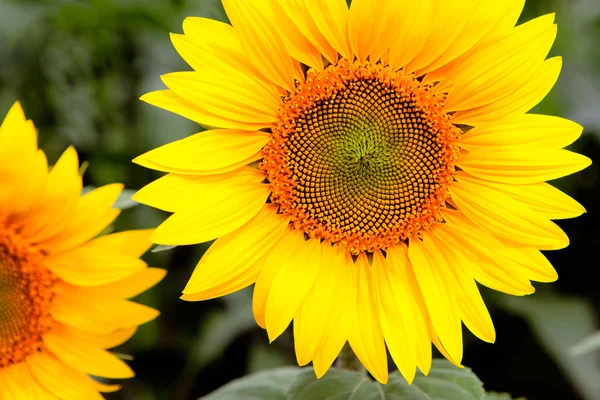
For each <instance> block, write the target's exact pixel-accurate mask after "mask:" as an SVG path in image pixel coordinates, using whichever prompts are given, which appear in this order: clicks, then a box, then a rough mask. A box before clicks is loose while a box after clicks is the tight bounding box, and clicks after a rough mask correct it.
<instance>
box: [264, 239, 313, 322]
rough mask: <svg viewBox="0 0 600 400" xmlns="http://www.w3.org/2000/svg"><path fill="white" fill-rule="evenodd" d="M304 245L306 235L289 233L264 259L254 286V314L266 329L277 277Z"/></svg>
mask: <svg viewBox="0 0 600 400" xmlns="http://www.w3.org/2000/svg"><path fill="white" fill-rule="evenodd" d="M303 245H304V235H302V234H301V233H299V232H296V231H287V232H286V233H285V234H284V235H283V236H282V238H281V239H280V240H279V241H278V242H277V243H275V245H274V246H273V248H271V251H269V252H268V253H267V254H266V255H265V256H264V257H263V260H262V263H261V264H262V265H261V269H260V271H259V274H258V277H257V279H256V285H254V295H253V296H252V312H253V313H254V319H255V320H256V323H257V324H258V325H259V326H260V327H262V328H265V327H266V321H265V308H266V304H267V299H268V297H269V292H270V290H271V287H272V286H273V280H274V279H275V276H276V275H277V273H278V272H279V270H280V269H281V268H282V265H283V262H284V261H286V260H288V259H291V258H292V257H294V256H297V255H298V250H299V249H300V248H301V247H302V246H303Z"/></svg>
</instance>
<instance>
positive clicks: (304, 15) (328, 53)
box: [279, 0, 338, 62]
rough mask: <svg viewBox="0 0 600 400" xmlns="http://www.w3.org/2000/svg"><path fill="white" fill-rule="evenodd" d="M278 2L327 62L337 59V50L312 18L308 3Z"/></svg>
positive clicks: (288, 0) (285, 0)
mask: <svg viewBox="0 0 600 400" xmlns="http://www.w3.org/2000/svg"><path fill="white" fill-rule="evenodd" d="M335 1H337V0H335ZM279 4H280V5H281V7H282V8H283V10H284V12H285V13H286V15H287V16H288V18H289V19H291V20H292V21H293V23H294V24H295V25H296V27H297V28H298V29H299V30H300V32H302V34H303V35H304V36H305V37H306V38H307V39H308V40H309V41H310V42H311V43H312V44H313V45H314V46H315V47H316V48H317V49H318V50H319V51H320V52H321V54H323V56H324V57H325V58H326V59H327V60H328V61H329V62H335V61H337V59H338V53H337V51H336V50H335V49H334V48H333V46H332V45H331V43H329V41H328V40H327V38H325V36H324V35H323V34H322V33H321V31H320V30H319V27H318V26H317V24H316V23H315V21H314V20H313V18H312V15H311V13H310V11H309V9H308V5H307V4H306V3H305V2H303V1H297V0H279Z"/></svg>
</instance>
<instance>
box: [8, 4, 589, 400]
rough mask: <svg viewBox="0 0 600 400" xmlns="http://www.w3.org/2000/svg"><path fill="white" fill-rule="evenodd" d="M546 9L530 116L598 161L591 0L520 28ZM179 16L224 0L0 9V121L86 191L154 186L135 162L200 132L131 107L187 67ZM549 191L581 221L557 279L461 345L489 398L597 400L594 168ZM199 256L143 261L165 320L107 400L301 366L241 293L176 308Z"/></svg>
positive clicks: (132, 220) (153, 219) (207, 387)
mask: <svg viewBox="0 0 600 400" xmlns="http://www.w3.org/2000/svg"><path fill="white" fill-rule="evenodd" d="M374 1H375V0H374ZM552 11H555V12H557V20H558V24H559V36H558V40H557V43H556V45H555V47H554V49H553V54H560V55H562V56H563V57H564V69H563V72H562V75H561V78H560V80H559V83H558V85H557V86H556V87H555V89H554V90H553V91H552V93H551V95H550V96H549V97H548V98H547V99H545V100H544V102H543V103H542V104H541V105H540V106H539V107H538V108H537V109H536V111H537V112H542V113H547V114H554V115H560V116H564V117H567V118H570V119H573V120H575V121H577V122H579V123H581V124H583V125H584V126H585V127H586V131H585V133H584V136H583V137H582V139H581V140H580V141H579V142H578V143H576V144H575V145H574V146H573V148H574V150H577V151H579V152H582V153H584V154H586V155H587V156H589V157H591V158H592V159H594V160H600V156H599V155H600V154H599V153H600V146H599V143H598V140H597V138H598V134H600V1H598V0H529V1H527V5H526V10H525V12H524V14H523V17H522V19H523V20H527V19H530V18H533V17H536V16H539V15H542V14H545V13H548V12H552ZM186 16H203V17H210V18H215V19H220V20H226V17H225V15H224V12H223V8H222V6H221V4H220V0H170V1H169V0H98V1H43V0H30V1H25V0H20V1H8V0H0V114H2V115H4V114H5V112H6V111H7V110H8V108H9V107H10V105H11V104H12V103H13V102H14V101H15V100H17V99H18V100H20V101H21V102H22V104H23V107H24V108H25V111H26V113H27V115H28V117H30V118H32V119H33V120H34V121H35V123H36V125H37V127H38V129H39V131H40V146H41V147H42V148H43V149H44V150H45V151H46V152H47V154H48V156H49V159H50V161H51V162H52V161H55V160H56V159H57V158H58V155H59V154H60V152H61V151H63V150H64V149H65V148H66V146H68V145H69V144H74V145H75V146H76V148H77V150H78V151H79V153H80V156H81V159H82V160H85V161H89V168H88V169H87V173H86V176H85V183H86V184H87V185H94V186H99V185H104V184H107V183H112V182H123V183H125V184H126V186H127V187H128V188H130V189H134V190H135V189H139V188H140V187H142V186H143V185H144V184H146V183H148V182H150V181H151V180H153V179H155V178H157V177H158V176H159V175H158V174H155V173H153V172H150V171H148V170H146V169H143V168H141V167H138V166H136V165H133V164H132V163H131V162H130V160H131V159H132V158H134V157H135V156H137V155H139V154H141V153H143V152H146V151H148V150H150V149H152V148H155V147H157V146H159V145H162V144H165V143H168V142H171V141H173V140H176V139H179V138H182V137H185V136H187V135H190V134H193V133H196V132H198V131H199V130H200V128H199V127H198V126H197V125H195V124H194V123H192V122H189V121H187V120H185V119H184V118H182V117H179V116H176V115H173V114H170V113H168V112H166V111H162V110H160V109H157V108H153V107H151V106H149V105H146V104H145V103H142V102H141V101H139V100H138V98H139V96H140V95H142V94H144V93H146V92H148V91H151V90H154V89H158V88H162V85H161V82H160V78H159V76H160V75H161V74H163V73H167V72H171V71H177V70H187V69H188V67H187V66H186V65H185V64H184V62H183V61H182V60H181V59H180V58H179V56H178V55H177V53H176V52H175V50H174V49H173V47H172V46H171V44H170V40H169V32H181V24H182V22H183V19H184V18H185V17H186ZM596 162H598V161H596ZM556 185H558V186H559V187H560V188H562V189H563V190H565V191H567V192H568V193H570V194H571V195H573V196H574V197H576V198H577V199H578V200H579V201H580V202H582V203H583V205H584V206H585V207H586V208H587V210H588V214H587V215H585V216H583V217H581V218H579V219H576V220H571V221H564V222H563V221H559V224H560V225H561V226H562V227H563V228H564V229H565V230H566V231H567V233H568V234H569V236H570V237H571V242H572V244H571V246H570V247H569V248H568V249H566V250H563V251H560V252H554V253H552V252H551V253H549V254H548V256H549V258H550V259H551V261H552V262H553V263H554V265H555V266H556V268H557V270H558V272H559V275H560V279H559V281H558V282H557V283H555V284H552V285H548V284H546V285H543V284H536V288H537V292H536V294H535V295H534V296H530V297H527V298H513V297H510V296H505V295H502V294H497V293H492V292H491V291H484V296H485V298H486V300H487V303H488V305H489V308H490V311H491V313H492V317H493V318H494V321H495V325H496V329H497V333H498V339H497V342H496V344H495V345H489V344H485V343H482V342H480V341H478V340H476V339H475V338H474V337H473V336H472V335H471V334H469V333H466V334H465V358H464V364H465V365H467V366H470V367H472V368H473V369H474V371H475V373H476V374H477V375H478V376H479V377H480V378H481V379H482V380H483V382H484V384H485V387H486V389H488V390H496V391H506V392H510V393H512V394H513V395H514V396H524V397H527V398H528V399H531V400H533V399H544V400H545V399H586V400H588V399H600V366H599V364H598V356H599V355H600V335H598V334H594V332H596V330H597V329H598V324H597V319H598V315H599V311H600V291H599V290H598V282H597V280H596V279H595V278H596V275H595V271H596V268H598V257H597V249H598V246H599V245H600V229H598V226H599V223H600V201H599V200H600V186H599V185H598V165H597V164H595V165H593V166H592V167H590V168H588V169H587V170H586V171H584V172H582V173H579V174H577V175H576V176H573V177H569V178H567V179H564V180H560V181H557V182H556ZM165 217H166V215H165V214H164V213H161V212H159V211H156V210H152V209H149V208H146V207H143V206H139V207H132V208H129V209H127V210H125V211H124V212H123V214H122V216H121V218H120V219H119V220H118V222H117V224H116V229H119V230H122V229H131V228H147V227H155V226H157V225H158V224H159V223H160V222H161V221H162V220H163V219H164V218H165ZM206 248H207V245H200V246H193V247H179V248H175V249H173V250H170V251H164V252H156V253H149V254H147V256H146V259H147V261H148V262H149V263H150V264H151V265H153V266H160V267H163V268H167V269H168V270H169V274H168V276H167V278H166V279H165V280H164V281H163V282H162V283H160V284H159V285H158V286H157V287H155V288H154V289H152V290H150V291H149V292H148V293H145V294H143V295H142V296H140V298H139V301H141V302H144V303H146V304H150V305H152V306H154V307H157V308H158V309H160V310H161V311H162V316H161V317H160V318H159V319H158V320H157V321H154V322H152V323H150V324H147V325H145V326H143V327H142V328H141V329H140V331H139V333H138V334H137V336H136V337H135V338H134V339H133V340H131V341H130V342H129V343H127V344H126V345H125V346H123V347H122V348H121V349H119V352H121V353H127V354H131V355H132V357H133V360H132V361H131V364H132V366H133V367H134V369H135V370H136V372H137V378H135V379H133V380H130V381H126V382H123V390H122V391H121V392H119V393H116V394H111V395H108V396H107V398H109V399H113V400H117V399H136V400H137V399H139V400H153V399H174V400H180V399H181V400H183V399H192V398H197V397H198V396H201V395H203V394H206V393H209V392H211V391H212V390H214V389H215V388H217V387H219V386H221V385H223V384H225V383H227V382H229V381H230V380H232V379H235V378H237V377H240V376H243V375H245V374H247V373H250V372H254V371H258V370H262V369H266V368H271V367H277V366H281V365H292V364H294V363H295V358H294V352H293V342H292V338H291V335H290V334H289V332H288V333H287V334H286V335H284V336H283V337H282V338H280V339H278V340H277V341H276V342H275V343H274V344H271V345H269V344H268V340H267V336H266V334H265V333H264V332H263V331H262V330H261V329H260V328H258V327H257V326H256V324H255V323H254V321H253V318H252V312H251V305H250V298H251V291H248V290H246V291H243V292H240V293H237V294H234V295H231V296H228V297H226V298H223V299H219V300H214V301H208V302H203V303H186V302H183V301H180V300H179V299H178V296H179V293H180V291H181V289H182V288H183V287H184V285H185V283H186V281H187V279H188V277H189V276H190V274H191V271H192V270H193V268H194V266H195V263H196V262H197V260H198V259H199V257H200V256H201V254H202V253H203V251H205V250H206Z"/></svg>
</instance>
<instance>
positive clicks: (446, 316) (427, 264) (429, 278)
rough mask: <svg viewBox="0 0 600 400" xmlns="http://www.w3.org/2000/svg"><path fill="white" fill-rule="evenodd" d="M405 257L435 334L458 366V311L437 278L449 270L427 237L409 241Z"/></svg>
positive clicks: (446, 289)
mask: <svg viewBox="0 0 600 400" xmlns="http://www.w3.org/2000/svg"><path fill="white" fill-rule="evenodd" d="M425 241H426V242H427V244H426V243H425ZM408 256H409V258H410V262H411V264H412V267H413V271H414V273H415V276H416V277H417V282H418V284H419V288H420V289H421V292H422V293H423V298H424V299H425V304H426V305H427V310H428V312H429V316H430V318H431V323H432V325H433V327H434V329H435V332H436V333H437V335H438V336H439V338H440V340H441V342H442V344H443V346H444V348H445V349H446V351H447V352H448V353H449V354H450V357H451V358H452V359H453V360H456V361H457V362H460V360H461V359H462V351H463V347H462V332H461V324H460V315H459V310H458V309H457V308H458V307H457V304H456V300H455V299H454V298H452V295H451V293H450V292H449V288H447V287H446V283H445V280H444V275H442V274H441V271H442V270H443V269H444V268H446V269H449V268H451V267H450V266H449V265H448V262H447V260H446V258H445V257H444V256H443V254H441V253H440V251H439V249H437V248H436V247H435V244H434V243H432V241H431V238H429V237H427V238H424V241H423V242H422V241H421V240H419V239H411V240H410V241H409V245H408Z"/></svg>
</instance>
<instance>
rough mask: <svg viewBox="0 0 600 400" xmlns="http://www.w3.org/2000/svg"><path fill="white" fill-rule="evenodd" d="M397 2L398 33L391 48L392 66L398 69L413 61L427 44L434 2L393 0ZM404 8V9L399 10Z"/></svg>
mask: <svg viewBox="0 0 600 400" xmlns="http://www.w3.org/2000/svg"><path fill="white" fill-rule="evenodd" d="M393 1H394V2H395V3H396V11H394V13H393V15H394V16H395V17H396V20H395V25H396V27H397V28H398V33H397V36H396V40H395V42H394V43H393V44H392V46H391V48H390V67H392V69H394V70H398V69H400V68H402V67H404V66H406V64H408V63H410V62H412V61H413V60H414V59H415V57H417V55H418V54H419V52H420V51H421V50H422V49H423V46H425V42H426V41H427V38H428V29H427V28H428V26H429V24H430V23H431V14H432V13H433V3H432V2H431V1H419V2H416V3H415V2H413V1H411V0H393ZM399 10H402V11H399Z"/></svg>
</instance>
